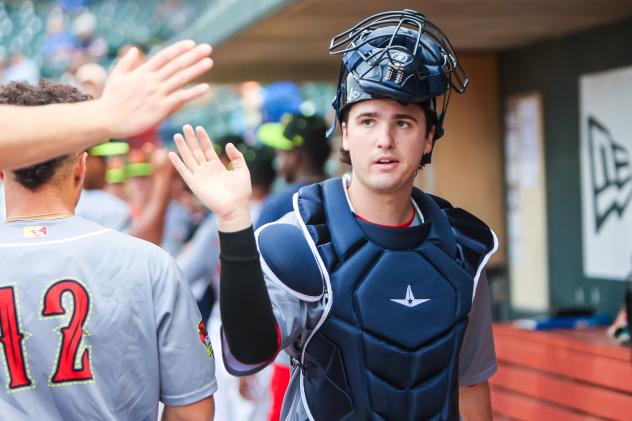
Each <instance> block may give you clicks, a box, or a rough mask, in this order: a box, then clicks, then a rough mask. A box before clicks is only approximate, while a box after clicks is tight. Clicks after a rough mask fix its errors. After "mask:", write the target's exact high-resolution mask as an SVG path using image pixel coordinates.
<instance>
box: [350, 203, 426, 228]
mask: <svg viewBox="0 0 632 421" xmlns="http://www.w3.org/2000/svg"><path fill="white" fill-rule="evenodd" d="M415 214H416V212H415V208H414V207H413V212H412V214H411V215H410V219H409V220H408V221H406V222H404V223H403V224H400V225H386V224H378V223H377V222H371V221H369V220H368V219H366V218H363V217H362V216H360V215H358V214H357V213H356V214H355V216H356V218H358V219H361V220H363V221H364V222H368V223H370V224H373V225H379V226H380V227H386V228H410V226H411V225H412V224H413V221H414V220H415Z"/></svg>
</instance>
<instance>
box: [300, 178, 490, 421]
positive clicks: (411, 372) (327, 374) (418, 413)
mask: <svg viewBox="0 0 632 421" xmlns="http://www.w3.org/2000/svg"><path fill="white" fill-rule="evenodd" d="M413 199H414V200H415V202H416V203H417V205H418V206H419V207H420V209H421V210H422V213H423V214H424V216H425V222H424V223H422V224H421V225H418V226H415V227H412V228H409V229H401V228H388V227H380V226H377V225H374V224H369V223H365V222H363V221H361V220H359V219H357V218H356V217H355V216H354V215H353V213H352V212H351V210H350V209H349V206H348V204H347V199H346V196H345V191H344V187H343V183H342V181H341V180H340V179H333V180H328V181H325V182H323V183H321V184H314V185H311V186H307V187H304V188H303V189H302V190H301V191H300V192H299V193H298V201H297V210H298V214H299V215H298V217H300V219H302V221H303V223H304V224H305V228H306V230H307V232H308V233H309V236H310V237H311V239H312V240H313V242H314V244H315V246H316V248H317V250H318V254H319V255H320V258H321V259H322V261H323V263H324V266H325V268H324V269H326V271H327V273H328V274H329V281H328V282H326V283H327V284H328V285H325V288H326V297H327V298H326V301H325V303H326V304H325V309H326V310H325V315H324V317H323V319H322V320H323V321H322V324H321V325H320V327H318V328H317V329H316V330H315V333H313V335H312V337H311V338H310V339H309V340H308V342H307V343H306V345H305V349H304V352H303V358H302V364H301V369H302V370H303V372H302V374H303V379H302V381H303V387H304V394H305V398H306V400H307V405H308V408H309V411H310V413H311V414H312V416H313V417H314V418H315V419H316V420H319V421H320V420H341V419H344V420H382V419H386V420H431V419H432V420H458V419H459V411H458V356H459V350H460V346H461V342H462V339H463V334H464V332H465V328H466V326H467V322H468V317H467V315H468V312H469V310H470V307H471V303H472V296H473V286H474V281H473V280H474V277H475V276H476V275H477V269H478V265H479V264H480V263H481V261H482V260H483V258H484V257H485V255H486V254H487V253H488V252H489V250H491V248H492V246H493V237H492V235H491V231H490V230H489V228H487V226H485V224H483V223H482V222H480V221H479V220H478V219H476V218H475V217H473V216H471V215H469V214H467V213H466V212H464V211H462V210H460V209H453V208H451V206H449V204H447V202H439V203H441V204H447V205H445V208H444V209H442V208H441V206H440V205H439V203H437V200H440V199H437V198H434V197H431V196H429V195H426V194H424V193H422V192H421V191H419V190H415V191H414V193H413ZM450 212H451V215H450ZM449 216H452V218H449ZM452 220H456V221H460V222H457V223H456V224H451V221H452ZM454 225H457V226H460V227H463V226H467V227H468V228H467V229H466V231H468V232H469V233H470V234H471V233H475V234H476V235H463V232H462V231H460V230H459V229H457V228H455V226H454Z"/></svg>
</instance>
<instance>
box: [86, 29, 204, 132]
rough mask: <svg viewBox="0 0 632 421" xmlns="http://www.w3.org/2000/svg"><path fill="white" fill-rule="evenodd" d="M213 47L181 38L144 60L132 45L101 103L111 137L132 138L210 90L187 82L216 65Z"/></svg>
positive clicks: (116, 67) (114, 70) (111, 75)
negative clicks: (214, 63) (212, 56)
mask: <svg viewBox="0 0 632 421" xmlns="http://www.w3.org/2000/svg"><path fill="white" fill-rule="evenodd" d="M210 54H211V46H210V45H208V44H200V45H198V46H196V45H195V43H194V42H193V41H190V40H187V41H180V42H177V43H175V44H173V45H171V46H169V47H167V48H165V49H163V50H161V51H159V52H158V53H157V54H156V55H154V56H153V57H152V58H150V59H149V60H147V62H145V63H142V60H141V59H140V56H139V52H138V49H136V48H131V49H130V51H128V53H127V54H126V55H125V56H124V57H123V58H121V60H120V61H119V62H118V64H117V65H116V66H115V67H114V69H113V70H112V72H111V74H110V77H109V78H108V81H107V83H106V85H105V88H104V90H103V95H102V96H101V98H100V99H99V100H97V101H96V102H98V103H99V104H100V105H101V106H102V108H103V112H102V113H103V114H102V115H103V116H104V118H105V120H106V122H107V124H108V126H109V127H108V129H109V130H110V131H111V133H110V137H120V138H122V137H128V136H132V135H135V134H138V133H141V132H143V131H145V130H147V129H149V128H151V127H153V126H155V125H156V124H158V123H160V121H162V120H163V119H165V118H166V117H167V116H168V115H169V114H171V113H173V112H174V111H176V110H178V109H180V108H181V107H182V106H183V105H184V104H186V103H187V102H189V101H191V100H193V99H196V98H199V97H200V96H201V95H203V94H204V93H205V92H206V91H207V90H208V85H207V84H198V85H195V86H192V87H189V88H184V85H186V84H187V83H189V82H191V81H192V80H193V79H195V78H197V77H198V76H200V75H202V74H203V73H204V72H206V71H208V70H209V69H210V68H211V67H212V66H213V60H211V58H210V57H208V56H209V55H210Z"/></svg>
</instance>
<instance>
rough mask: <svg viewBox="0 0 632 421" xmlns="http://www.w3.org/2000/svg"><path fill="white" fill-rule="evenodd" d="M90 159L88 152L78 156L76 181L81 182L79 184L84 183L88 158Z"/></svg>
mask: <svg viewBox="0 0 632 421" xmlns="http://www.w3.org/2000/svg"><path fill="white" fill-rule="evenodd" d="M87 159H88V152H81V153H80V154H79V156H78V157H77V162H76V163H75V174H74V177H75V183H77V184H79V186H82V185H83V179H84V178H85V176H86V168H87V165H86V160H87Z"/></svg>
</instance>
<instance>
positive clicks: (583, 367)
mask: <svg viewBox="0 0 632 421" xmlns="http://www.w3.org/2000/svg"><path fill="white" fill-rule="evenodd" d="M494 340H495V344H496V356H497V359H498V371H497V373H496V374H495V375H494V376H492V378H491V379H490V385H491V393H492V407H493V412H494V419H495V420H509V419H512V420H525V421H527V420H537V421H548V420H554V421H575V420H596V419H597V420H598V419H606V420H622V421H623V420H626V421H630V420H632V349H631V348H629V347H624V346H621V345H619V344H617V343H616V342H615V341H613V340H611V339H610V338H609V337H608V336H607V335H606V331H605V329H603V328H601V329H582V330H552V331H530V330H523V329H519V328H516V327H514V326H512V325H509V324H496V325H494Z"/></svg>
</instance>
